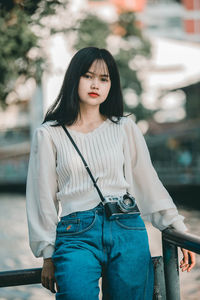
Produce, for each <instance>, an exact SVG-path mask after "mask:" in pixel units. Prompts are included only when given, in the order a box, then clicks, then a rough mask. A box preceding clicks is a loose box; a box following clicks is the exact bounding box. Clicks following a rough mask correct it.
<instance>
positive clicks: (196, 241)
mask: <svg viewBox="0 0 200 300" xmlns="http://www.w3.org/2000/svg"><path fill="white" fill-rule="evenodd" d="M162 247H163V263H164V275H165V288H166V297H167V300H180V282H179V263H178V249H177V247H181V248H184V249H187V250H190V251H193V252H195V253H197V254H200V237H199V236H197V235H193V234H190V233H181V232H179V231H177V230H175V229H172V228H167V229H165V230H163V231H162Z"/></svg>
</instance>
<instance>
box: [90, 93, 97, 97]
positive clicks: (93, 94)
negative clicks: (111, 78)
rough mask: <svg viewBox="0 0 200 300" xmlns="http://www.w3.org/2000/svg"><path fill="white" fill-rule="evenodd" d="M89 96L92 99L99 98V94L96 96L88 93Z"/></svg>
mask: <svg viewBox="0 0 200 300" xmlns="http://www.w3.org/2000/svg"><path fill="white" fill-rule="evenodd" d="M88 95H89V96H90V97H92V98H97V97H99V94H96V93H88Z"/></svg>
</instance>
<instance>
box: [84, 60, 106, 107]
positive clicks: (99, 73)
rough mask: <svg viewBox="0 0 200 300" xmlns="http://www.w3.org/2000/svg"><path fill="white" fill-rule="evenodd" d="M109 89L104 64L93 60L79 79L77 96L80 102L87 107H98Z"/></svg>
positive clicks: (101, 61)
mask: <svg viewBox="0 0 200 300" xmlns="http://www.w3.org/2000/svg"><path fill="white" fill-rule="evenodd" d="M110 87H111V81H110V76H109V72H108V68H107V65H106V63H105V62H104V61H103V60H95V61H94V62H93V63H92V65H91V66H90V68H89V70H88V71H87V72H86V73H85V74H84V75H82V76H81V77H80V81H79V86H78V95H79V98H80V102H81V103H82V104H83V103H84V104H88V105H99V104H101V103H102V102H104V101H105V100H106V98H107V96H108V93H109V90H110Z"/></svg>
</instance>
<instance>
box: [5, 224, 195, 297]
mask: <svg viewBox="0 0 200 300" xmlns="http://www.w3.org/2000/svg"><path fill="white" fill-rule="evenodd" d="M162 246H163V257H162V256H156V257H152V259H153V263H154V275H155V282H154V297H153V299H154V300H166V299H167V300H180V282H179V265H178V251H177V247H181V248H184V249H188V250H191V251H193V252H195V253H197V254H200V237H198V236H196V235H192V234H189V233H180V232H178V231H176V230H175V229H169V228H167V229H165V230H164V231H162ZM41 271H42V269H41V268H35V269H25V270H15V271H4V272H0V287H9V286H18V285H27V284H36V283H41Z"/></svg>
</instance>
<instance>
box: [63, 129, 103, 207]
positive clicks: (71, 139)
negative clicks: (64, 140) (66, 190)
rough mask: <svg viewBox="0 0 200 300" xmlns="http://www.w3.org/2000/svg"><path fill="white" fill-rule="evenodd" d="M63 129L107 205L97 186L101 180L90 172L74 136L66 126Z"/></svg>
mask: <svg viewBox="0 0 200 300" xmlns="http://www.w3.org/2000/svg"><path fill="white" fill-rule="evenodd" d="M62 128H63V129H64V131H65V133H66V134H67V136H68V138H69V139H70V141H71V142H72V144H73V146H74V148H75V149H76V151H77V152H78V154H79V155H80V157H81V159H82V162H83V163H84V166H85V168H86V170H87V172H88V174H89V176H90V178H91V179H92V182H93V184H94V186H95V188H96V189H97V192H98V194H99V197H100V199H101V201H102V202H104V203H105V199H104V196H103V195H102V193H101V191H100V189H99V187H98V185H97V180H98V179H99V178H97V179H96V180H95V179H94V177H93V175H92V173H91V171H90V168H89V167H88V165H87V163H86V161H85V159H84V157H83V155H82V154H81V152H80V150H79V149H78V147H77V145H76V143H75V142H74V140H73V138H72V136H71V135H70V133H69V131H68V130H67V128H66V127H65V126H64V125H62Z"/></svg>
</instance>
